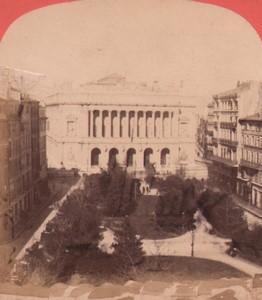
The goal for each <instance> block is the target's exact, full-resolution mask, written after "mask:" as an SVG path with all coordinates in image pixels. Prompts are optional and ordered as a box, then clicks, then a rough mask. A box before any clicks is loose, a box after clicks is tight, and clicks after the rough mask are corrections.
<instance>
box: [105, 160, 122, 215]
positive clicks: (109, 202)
mask: <svg viewBox="0 0 262 300" xmlns="http://www.w3.org/2000/svg"><path fill="white" fill-rule="evenodd" d="M109 175H110V184H109V186H108V190H107V196H106V199H105V202H106V208H105V213H106V214H107V215H108V216H112V217H114V216H116V215H118V213H119V209H120V204H121V200H122V196H123V186H124V172H123V169H122V168H121V167H120V166H119V165H116V166H115V167H114V168H112V169H111V170H110V172H109Z"/></svg>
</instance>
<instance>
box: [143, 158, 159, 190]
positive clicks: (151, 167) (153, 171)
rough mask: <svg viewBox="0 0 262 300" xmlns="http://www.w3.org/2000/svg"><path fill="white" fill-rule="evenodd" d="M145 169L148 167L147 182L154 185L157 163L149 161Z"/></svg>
mask: <svg viewBox="0 0 262 300" xmlns="http://www.w3.org/2000/svg"><path fill="white" fill-rule="evenodd" d="M145 169H146V178H145V181H146V183H148V184H149V186H150V187H152V186H153V185H154V181H155V174H156V168H155V165H154V164H153V163H147V164H146V165H145Z"/></svg>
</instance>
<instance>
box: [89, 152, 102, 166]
mask: <svg viewBox="0 0 262 300" xmlns="http://www.w3.org/2000/svg"><path fill="white" fill-rule="evenodd" d="M100 154H101V151H100V149H98V148H94V149H93V150H92V151H91V166H98V165H99V156H100Z"/></svg>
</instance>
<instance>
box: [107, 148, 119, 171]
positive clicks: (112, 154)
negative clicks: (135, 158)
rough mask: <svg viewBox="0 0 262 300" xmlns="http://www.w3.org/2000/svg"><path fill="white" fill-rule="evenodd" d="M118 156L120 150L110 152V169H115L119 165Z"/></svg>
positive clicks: (113, 149) (114, 149)
mask: <svg viewBox="0 0 262 300" xmlns="http://www.w3.org/2000/svg"><path fill="white" fill-rule="evenodd" d="M117 155H118V150H117V149H116V148H112V149H111V150H110V151H109V157H108V165H109V167H115V165H116V164H117Z"/></svg>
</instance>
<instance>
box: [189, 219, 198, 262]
mask: <svg viewBox="0 0 262 300" xmlns="http://www.w3.org/2000/svg"><path fill="white" fill-rule="evenodd" d="M195 221H196V220H195V219H194V218H193V219H191V221H190V222H189V225H188V229H189V231H191V257H194V246H195V229H196V225H195Z"/></svg>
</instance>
